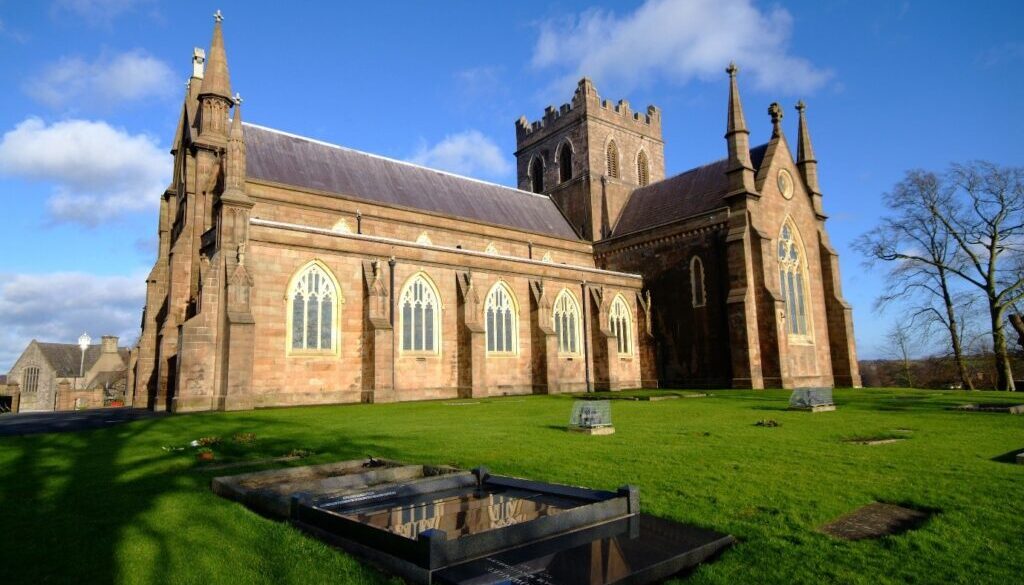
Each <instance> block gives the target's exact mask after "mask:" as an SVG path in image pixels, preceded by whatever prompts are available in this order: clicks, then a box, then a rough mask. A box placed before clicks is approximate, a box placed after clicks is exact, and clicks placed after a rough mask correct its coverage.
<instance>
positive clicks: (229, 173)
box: [129, 18, 860, 411]
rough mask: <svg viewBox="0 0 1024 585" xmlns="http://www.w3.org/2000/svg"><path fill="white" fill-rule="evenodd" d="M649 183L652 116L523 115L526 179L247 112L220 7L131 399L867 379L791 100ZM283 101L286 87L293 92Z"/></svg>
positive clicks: (383, 396) (188, 115) (200, 75)
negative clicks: (432, 162)
mask: <svg viewBox="0 0 1024 585" xmlns="http://www.w3.org/2000/svg"><path fill="white" fill-rule="evenodd" d="M736 73H737V69H736V68H735V67H730V68H729V83H730V85H729V100H728V115H727V120H728V122H727V126H726V138H727V140H726V146H727V148H726V152H725V154H726V157H725V158H724V159H722V160H720V161H717V162H714V163H711V164H708V165H703V166H700V167H698V168H695V169H693V170H691V171H687V172H685V173H682V174H680V175H677V176H675V177H670V178H667V179H666V178H665V161H664V143H663V139H662V134H661V112H660V110H659V109H658V108H656V107H654V106H649V107H648V108H647V109H646V110H645V111H644V112H642V113H640V112H633V111H632V110H631V109H630V106H629V103H628V102H625V101H620V102H618V103H617V104H614V105H613V104H611V103H609V102H608V101H606V100H602V99H601V98H600V96H599V95H598V92H597V89H596V88H595V87H594V85H593V84H592V83H591V82H590V81H589V80H588V79H583V80H582V81H580V82H579V84H578V87H577V88H576V92H575V95H574V96H573V98H572V100H571V102H570V103H566V104H564V105H562V106H561V107H560V108H557V109H556V108H553V107H549V108H548V109H547V110H546V111H545V113H544V117H543V119H541V120H539V121H536V122H532V123H530V122H529V121H528V120H527V119H526V118H521V119H520V120H518V121H517V122H516V137H517V151H516V158H517V163H518V186H519V188H518V189H514V188H510V187H505V186H501V185H496V184H492V183H486V182H483V181H478V180H475V179H470V178H466V177H460V176H457V175H453V174H450V173H446V172H443V171H438V170H434V169H428V168H424V167H420V166H417V165H413V164H409V163H406V162H402V161H397V160H392V159H388V158H384V157H380V156H377V155H373V154H368V153H364V152H358V151H355V150H351V149H348V148H345V147H342V146H338V145H334V144H330V143H326V142H322V141H319V140H314V139H312V138H306V137H302V136H296V135H294V134H290V133H287V132H282V131H280V130H275V129H271V128H267V127H263V126H258V125H255V124H251V123H243V122H242V116H241V109H242V108H241V100H240V99H239V98H238V97H237V96H236V97H234V98H233V97H232V96H231V83H230V80H229V74H228V66H227V54H226V51H225V48H224V40H223V32H222V26H221V22H220V19H219V18H218V19H217V22H216V23H215V26H214V34H213V41H212V43H211V47H210V53H209V59H208V60H207V58H206V53H205V52H204V51H202V50H201V49H196V50H195V52H194V54H193V71H192V76H191V78H190V80H189V83H188V87H187V90H186V95H185V100H184V104H183V106H182V110H181V118H180V122H179V125H178V127H177V131H176V136H175V138H174V141H173V146H172V151H171V152H172V154H173V156H174V176H173V179H172V182H171V184H170V186H169V187H168V189H167V190H166V192H165V193H164V196H163V199H162V202H161V207H160V215H159V221H158V227H157V231H158V235H159V252H158V256H157V260H156V262H155V264H154V266H153V269H152V271H151V272H150V274H149V277H148V278H147V301H146V309H145V312H144V314H143V319H142V335H141V337H140V340H139V345H138V347H137V348H136V350H135V351H134V352H133V356H132V370H131V372H130V373H129V380H130V382H129V383H130V385H131V386H132V387H133V388H134V392H135V404H136V405H137V406H138V405H141V404H148V405H149V406H150V407H152V408H155V409H161V410H162V409H171V410H176V411H190V410H210V409H246V408H253V407H259V406H276V405H293V404H323V403H340V402H358V401H363V402H378V401H394V400H413V399H425V398H450V397H459V396H461V397H478V396H494V395H505V394H527V393H548V392H567V391H581V390H616V389H622V388H630V387H638V386H659V385H661V386H674V387H679V386H725V387H744V388H764V387H766V386H780V387H794V386H805V385H815V386H817V385H826V386H831V385H833V384H839V385H854V386H856V385H859V384H860V378H859V375H858V373H857V365H856V357H855V349H854V341H853V331H852V317H851V310H850V307H849V306H848V305H847V304H846V303H845V301H844V300H843V298H842V294H841V291H840V287H839V282H840V279H839V272H838V270H839V265H838V259H837V257H836V254H835V252H834V251H833V250H832V249H831V247H830V246H829V244H828V237H827V234H826V231H825V219H826V218H825V215H824V213H823V211H822V194H821V190H820V188H819V186H818V180H817V162H816V159H815V157H814V153H813V149H812V147H811V142H810V133H809V131H808V128H807V124H806V120H805V119H804V110H803V106H802V105H799V106H798V111H799V114H800V129H799V142H798V147H797V156H796V157H795V158H794V157H793V156H792V154H791V153H790V150H789V147H788V146H787V144H786V139H785V136H784V135H783V133H782V130H781V125H780V121H781V118H782V110H781V108H780V107H779V106H778V105H777V104H773V105H772V108H771V114H770V115H771V120H772V124H773V128H774V133H773V136H772V139H771V141H769V142H768V143H767V144H765V145H761V146H758V147H754V148H751V147H750V145H749V140H748V134H749V132H748V130H747V126H746V121H745V118H744V115H743V110H742V105H741V103H740V98H739V89H738V85H737V76H736ZM297 99H302V98H301V96H300V97H298V98H297Z"/></svg>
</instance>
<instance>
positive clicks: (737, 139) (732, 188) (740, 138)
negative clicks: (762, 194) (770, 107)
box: [725, 63, 756, 194]
mask: <svg viewBox="0 0 1024 585" xmlns="http://www.w3.org/2000/svg"><path fill="white" fill-rule="evenodd" d="M725 72H726V73H728V74H729V121H728V123H727V126H726V131H725V140H726V142H727V143H728V145H729V165H728V167H727V169H726V171H725V172H726V174H727V175H728V176H729V193H730V194H738V193H756V189H755V187H754V167H753V165H752V164H751V163H750V131H749V130H747V120H746V119H745V118H744V117H743V102H742V101H740V90H739V85H738V84H737V82H736V74H737V73H739V67H737V66H736V63H729V67H727V68H726V70H725Z"/></svg>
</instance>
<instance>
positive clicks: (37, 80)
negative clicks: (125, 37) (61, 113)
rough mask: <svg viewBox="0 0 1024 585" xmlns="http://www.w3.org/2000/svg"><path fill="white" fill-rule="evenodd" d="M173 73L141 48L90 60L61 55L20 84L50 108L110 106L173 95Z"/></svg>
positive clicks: (29, 93)
mask: <svg viewBox="0 0 1024 585" xmlns="http://www.w3.org/2000/svg"><path fill="white" fill-rule="evenodd" d="M176 87H177V86H176V84H175V76H174V73H173V72H172V71H171V68H170V67H169V66H167V64H166V63H164V62H163V61H161V60H159V59H157V58H156V57H153V56H152V55H149V54H148V53H146V52H145V51H142V50H134V51H128V52H127V53H120V54H117V55H113V56H111V55H109V54H101V55H100V56H99V57H97V58H96V59H95V60H93V61H86V60H85V59H83V58H81V57H62V58H61V59H60V60H58V61H57V62H56V63H52V64H50V65H49V66H47V67H45V68H44V69H43V71H42V73H41V74H40V75H38V76H36V77H33V78H30V79H29V80H28V81H26V82H25V83H24V85H23V88H24V90H25V93H27V94H28V95H30V96H32V97H33V98H35V99H36V100H38V101H40V102H42V103H44V104H46V105H48V106H50V107H52V108H62V107H64V106H67V105H71V104H73V105H75V106H79V105H82V104H84V105H86V106H92V107H100V108H104V107H105V108H108V109H109V108H111V107H113V106H116V105H118V104H121V103H124V102H130V101H135V100H141V99H146V98H163V97H169V96H172V95H173V94H174V89H175V88H176Z"/></svg>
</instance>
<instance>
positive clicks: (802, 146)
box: [796, 100, 818, 164]
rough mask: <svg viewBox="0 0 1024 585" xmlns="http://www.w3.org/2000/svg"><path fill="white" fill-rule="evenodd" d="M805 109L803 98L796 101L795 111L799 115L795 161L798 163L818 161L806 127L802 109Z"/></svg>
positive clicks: (805, 118)
mask: <svg viewBox="0 0 1024 585" xmlns="http://www.w3.org/2000/svg"><path fill="white" fill-rule="evenodd" d="M806 109H807V106H806V105H804V101H803V100H800V101H798V102H797V103H796V111H797V112H798V113H799V115H800V120H799V127H798V128H797V135H798V136H797V143H796V162H797V163H800V164H802V163H805V162H810V163H817V162H818V161H817V160H816V159H815V158H814V146H812V145H811V132H810V130H808V129H807V117H806V116H805V115H804V110H806Z"/></svg>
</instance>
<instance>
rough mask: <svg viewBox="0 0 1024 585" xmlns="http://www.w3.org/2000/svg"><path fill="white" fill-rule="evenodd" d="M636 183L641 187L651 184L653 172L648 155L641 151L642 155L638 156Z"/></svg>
mask: <svg viewBox="0 0 1024 585" xmlns="http://www.w3.org/2000/svg"><path fill="white" fill-rule="evenodd" d="M636 182H637V183H639V184H640V186H641V187H643V186H645V185H647V184H649V183H650V182H651V171H650V165H649V164H648V162H647V153H646V152H644V151H642V150H641V151H640V154H638V155H636Z"/></svg>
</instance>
